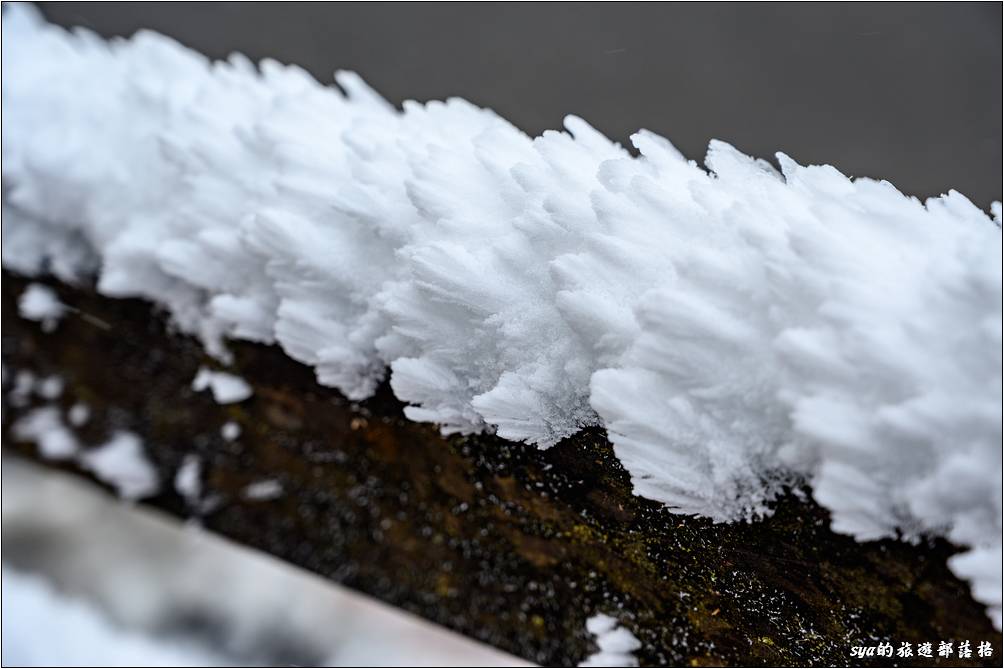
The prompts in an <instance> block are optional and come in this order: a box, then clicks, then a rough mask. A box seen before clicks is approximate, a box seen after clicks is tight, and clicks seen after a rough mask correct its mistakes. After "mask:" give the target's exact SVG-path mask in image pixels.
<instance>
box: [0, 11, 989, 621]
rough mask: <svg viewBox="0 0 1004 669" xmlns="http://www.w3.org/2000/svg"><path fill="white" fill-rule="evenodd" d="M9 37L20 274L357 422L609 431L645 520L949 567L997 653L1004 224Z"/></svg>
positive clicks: (39, 32) (677, 158)
mask: <svg viewBox="0 0 1004 669" xmlns="http://www.w3.org/2000/svg"><path fill="white" fill-rule="evenodd" d="M336 81H337V83H338V84H339V85H340V86H341V90H339V89H338V88H336V87H334V86H322V85H319V84H318V83H317V82H316V81H314V80H313V79H312V78H311V77H310V76H309V75H307V74H306V73H305V72H304V71H302V70H301V69H299V68H296V67H291V66H283V65H280V64H278V63H275V62H271V61H265V62H262V63H261V64H260V66H258V67H256V66H255V65H253V64H252V63H250V62H249V61H248V60H247V59H246V58H243V57H241V56H239V55H235V56H233V57H232V58H231V59H229V60H228V61H227V62H217V63H213V62H210V61H208V60H207V59H206V58H204V57H202V56H200V55H198V54H196V53H194V52H192V51H190V50H187V49H185V48H183V47H181V46H180V45H178V44H176V43H175V42H173V41H171V40H170V39H167V38H165V37H163V36H160V35H156V34H153V33H149V32H141V33H138V34H137V35H136V36H134V37H133V38H131V39H129V40H113V41H110V42H106V41H104V40H102V39H100V38H98V37H97V36H95V35H93V34H91V33H89V32H87V31H75V32H72V33H70V32H66V31H64V30H62V29H60V28H56V27H53V26H50V25H46V24H45V23H44V21H43V20H42V19H41V18H40V17H39V16H38V15H37V14H36V13H35V12H34V10H32V9H31V8H29V7H24V6H21V5H18V6H14V7H11V8H9V10H8V11H7V12H6V13H5V14H4V17H3V133H4V146H3V180H4V184H5V187H6V188H7V189H8V192H7V197H6V200H5V203H4V216H3V237H4V245H3V265H4V267H5V268H7V269H9V270H13V271H17V272H21V273H26V274H35V273H39V272H46V271H48V272H51V273H53V274H55V275H56V276H58V277H60V278H62V279H64V280H66V281H75V280H78V279H80V278H81V277H84V276H88V275H96V276H97V278H98V284H97V285H98V290H99V291H101V292H102V293H104V294H106V295H110V296H138V297H144V298H147V299H149V300H152V301H154V302H156V303H158V304H160V305H162V306H164V307H165V308H167V309H168V310H169V311H170V313H171V314H172V316H173V319H174V321H175V323H176V324H177V325H178V326H179V327H180V328H181V329H182V330H184V331H186V332H189V333H192V334H195V335H197V336H199V337H200V338H201V339H202V341H203V342H204V343H205V345H206V347H207V349H208V350H209V351H210V352H211V353H212V354H213V355H215V356H216V357H217V358H219V359H220V360H221V361H223V362H225V361H226V360H227V358H228V354H227V350H226V344H225V340H226V339H227V338H239V339H248V340H252V341H259V342H266V343H275V344H277V345H279V346H281V347H282V348H283V350H285V351H286V352H287V353H288V354H289V355H290V356H292V357H293V358H295V359H297V360H299V361H301V362H304V363H306V364H309V365H312V366H313V367H314V368H315V369H316V372H317V378H318V381H319V382H320V383H322V384H326V385H330V386H334V387H337V388H338V389H339V390H341V391H342V392H343V393H345V394H346V395H347V396H348V397H350V398H364V397H366V396H368V395H370V394H371V393H372V392H373V391H374V389H375V388H376V386H377V384H378V383H379V382H380V381H381V380H382V379H383V378H384V375H385V374H386V373H387V370H389V372H390V385H391V387H392V388H393V390H394V392H395V393H396V395H397V396H398V397H399V398H401V399H402V400H403V401H405V402H406V403H408V404H409V408H408V409H407V414H408V416H409V417H411V418H413V419H414V420H422V421H430V422H435V423H438V424H440V425H441V426H442V428H443V430H444V431H445V432H456V431H461V432H472V431H478V430H483V429H493V430H496V431H497V432H498V434H499V435H501V436H503V437H506V438H509V439H515V440H522V441H527V442H531V443H535V444H538V445H540V446H541V447H547V446H549V445H551V444H554V443H555V442H556V441H558V440H560V439H562V438H563V437H566V436H569V435H571V434H574V433H575V432H576V431H577V430H579V429H580V428H582V427H584V426H589V425H601V426H603V427H605V429H606V430H607V433H608V435H609V438H610V440H611V442H612V443H613V444H614V447H615V450H616V453H617V456H618V458H620V460H621V461H622V462H623V464H624V466H625V467H626V468H627V469H628V471H629V472H630V473H631V475H632V479H633V482H634V486H635V490H636V492H637V493H638V494H640V495H644V496H646V497H649V498H652V499H655V500H659V501H662V502H664V503H665V504H666V505H668V506H669V507H671V508H673V509H675V510H678V511H680V512H682V513H688V514H701V515H705V516H709V517H711V518H713V519H715V520H718V521H733V520H739V519H743V518H749V517H753V516H757V515H761V514H765V513H769V504H770V501H771V500H772V499H773V498H774V497H775V496H776V495H777V494H778V492H779V491H781V490H782V489H783V488H784V487H785V486H787V485H789V484H792V483H799V482H803V481H804V482H807V483H809V484H811V487H812V491H813V495H814V497H815V499H816V500H817V501H818V502H819V503H821V504H822V505H824V506H825V507H826V508H828V509H829V510H830V512H831V513H832V518H833V527H834V528H835V529H836V530H838V531H841V532H845V533H848V534H852V535H854V536H855V537H857V538H858V539H861V540H868V539H875V538H878V537H885V536H903V537H905V538H907V539H916V538H919V537H922V536H943V537H946V538H948V539H949V540H951V541H953V542H954V543H956V544H958V545H960V546H963V547H966V548H967V549H968V550H967V551H966V552H963V553H961V554H960V555H958V556H956V557H954V558H953V559H952V562H951V566H952V568H953V570H954V571H955V573H957V574H958V575H959V576H961V577H963V578H966V579H969V580H970V582H971V583H972V587H973V593H974V596H975V597H976V598H977V599H978V600H980V601H982V602H984V603H986V604H987V605H988V606H989V610H990V613H991V616H992V617H993V619H994V621H995V624H996V625H997V626H998V628H999V627H1000V624H1001V571H1000V565H1001V530H1002V527H1001V504H1002V499H1001V464H1002V462H1001V450H1000V443H1001V435H1002V432H1001V423H1002V418H1001V363H1002V357H1001V343H1002V326H1001V298H1002V264H1001V254H1002V244H1001V239H1002V236H1001V227H1000V226H1001V208H1000V203H995V204H994V205H993V217H991V216H988V215H987V214H986V213H985V212H983V211H981V210H980V209H979V208H977V207H975V206H974V205H973V204H972V203H970V202H969V200H967V199H966V198H965V197H963V196H962V195H960V194H958V193H956V192H954V191H952V192H949V194H948V195H946V196H943V197H941V198H936V199H932V200H928V201H927V202H926V203H922V202H920V201H918V200H917V199H915V198H911V197H907V196H905V195H903V194H901V193H900V192H899V191H897V190H896V189H895V188H894V187H893V186H892V185H891V184H889V183H887V182H882V181H874V180H870V179H857V180H851V179H848V178H847V177H845V176H844V175H842V174H841V173H839V172H838V171H837V170H836V169H834V168H832V167H829V166H821V167H819V166H813V167H803V166H801V165H798V164H797V163H795V162H794V161H793V160H792V159H790V158H788V157H787V156H785V155H783V154H778V160H779V163H780V166H781V172H780V173H779V172H778V171H776V170H775V169H774V167H772V166H771V165H770V164H769V163H766V162H764V161H762V160H754V159H752V158H750V157H748V156H745V155H743V154H742V153H740V152H739V151H737V150H736V149H734V148H732V147H731V146H729V145H727V144H724V143H721V142H713V143H712V144H711V147H710V149H709V151H708V155H707V157H706V159H705V165H706V168H707V169H705V168H702V167H701V166H699V165H697V164H696V163H694V162H693V161H687V160H686V159H685V158H683V156H681V155H680V154H679V153H678V152H677V151H676V149H674V147H673V146H672V145H671V144H670V143H669V142H668V141H667V140H666V139H664V138H662V137H659V136H656V135H653V134H651V133H648V132H645V131H640V132H638V133H637V134H636V135H634V136H633V137H632V142H633V144H634V146H635V148H636V149H637V150H638V152H639V154H640V155H638V156H632V155H631V154H630V153H629V152H628V151H626V150H625V149H623V148H622V147H620V146H618V145H616V144H614V143H611V142H610V141H609V140H608V139H607V138H605V137H603V136H602V135H600V134H599V133H598V132H596V131H595V130H593V129H592V128H591V127H590V126H589V125H587V124H586V123H585V122H584V121H582V120H581V119H578V118H576V117H568V118H567V119H566V121H565V128H566V130H567V132H547V133H544V134H543V135H542V136H540V137H537V138H531V137H528V136H527V135H525V134H523V133H522V132H520V131H519V130H518V129H516V128H515V127H513V126H512V125H510V124H509V123H507V122H506V121H505V120H503V119H501V118H499V117H498V116H496V115H495V114H494V113H492V112H491V111H489V110H484V109H479V108H477V107H475V106H473V105H471V104H470V103H468V102H465V101H463V100H459V99H451V100H449V101H447V102H445V103H440V102H431V103H428V104H419V103H414V102H409V103H406V104H405V105H404V110H403V112H401V111H399V110H397V109H395V108H393V107H392V106H391V105H389V104H388V103H387V102H386V101H384V100H383V99H382V98H381V97H380V96H379V95H377V94H376V93H374V92H373V91H372V90H371V89H369V88H368V87H367V86H366V85H365V84H364V83H363V82H362V81H361V80H360V79H359V77H357V76H356V75H354V74H351V73H347V72H341V73H339V74H337V75H336Z"/></svg>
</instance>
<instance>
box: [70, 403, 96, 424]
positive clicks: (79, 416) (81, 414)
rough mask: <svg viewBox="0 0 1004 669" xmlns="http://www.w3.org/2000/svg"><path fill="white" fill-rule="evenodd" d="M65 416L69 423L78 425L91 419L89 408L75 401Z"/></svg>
mask: <svg viewBox="0 0 1004 669" xmlns="http://www.w3.org/2000/svg"><path fill="white" fill-rule="evenodd" d="M66 417H67V419H68V420H69V421H70V425H73V426H74V427H80V426H82V425H85V424H86V423H87V421H89V420H90V419H91V409H90V407H88V406H87V405H86V404H84V403H83V402H77V403H75V404H74V405H73V406H71V407H70V411H69V412H68V413H67V414H66Z"/></svg>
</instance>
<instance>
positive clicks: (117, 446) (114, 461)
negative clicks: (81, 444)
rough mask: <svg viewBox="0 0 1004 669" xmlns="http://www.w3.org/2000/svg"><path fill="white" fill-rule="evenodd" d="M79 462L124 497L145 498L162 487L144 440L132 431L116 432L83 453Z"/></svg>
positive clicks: (130, 498) (129, 498) (128, 498)
mask: <svg viewBox="0 0 1004 669" xmlns="http://www.w3.org/2000/svg"><path fill="white" fill-rule="evenodd" d="M79 462H80V464H81V466H83V467H84V468H85V469H88V470H90V471H91V472H93V473H94V476H96V477H97V478H98V480H100V481H104V482H105V483H107V484H108V485H110V486H112V487H113V488H115V490H116V492H118V495H119V497H121V498H122V499H126V500H137V499H143V498H144V497H150V496H152V495H156V494H157V491H158V490H159V489H160V481H159V480H158V478H157V470H156V469H155V468H154V466H153V465H152V464H151V463H150V461H149V460H147V458H146V453H145V452H144V451H143V442H142V440H140V438H139V437H138V436H136V435H135V434H133V433H132V432H125V431H122V432H116V433H115V434H114V435H112V438H111V439H109V440H108V441H107V442H105V443H104V444H102V445H101V446H99V447H98V448H96V449H93V450H90V451H87V452H85V453H84V454H82V455H81V456H80V458H79Z"/></svg>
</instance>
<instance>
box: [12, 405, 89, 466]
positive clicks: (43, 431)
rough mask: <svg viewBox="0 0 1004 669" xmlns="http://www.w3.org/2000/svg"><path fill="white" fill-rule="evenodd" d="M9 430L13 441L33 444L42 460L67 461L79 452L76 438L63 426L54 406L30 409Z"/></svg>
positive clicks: (57, 410)
mask: <svg viewBox="0 0 1004 669" xmlns="http://www.w3.org/2000/svg"><path fill="white" fill-rule="evenodd" d="M11 429H12V430H13V434H14V438H15V439H18V440H22V441H33V442H35V444H36V445H37V446H38V452H39V454H40V455H41V456H42V457H43V458H48V459H50V460H68V459H70V458H73V457H74V456H76V455H77V453H78V452H79V451H80V443H79V442H78V441H77V438H76V436H75V435H74V434H73V432H72V431H71V430H70V429H69V428H67V427H66V425H64V424H63V419H62V417H61V416H60V413H59V409H58V408H57V407H54V406H44V407H38V408H35V409H31V410H30V411H28V413H26V414H25V415H24V416H22V417H21V418H19V419H18V420H17V422H15V423H14V425H13V426H12V428H11Z"/></svg>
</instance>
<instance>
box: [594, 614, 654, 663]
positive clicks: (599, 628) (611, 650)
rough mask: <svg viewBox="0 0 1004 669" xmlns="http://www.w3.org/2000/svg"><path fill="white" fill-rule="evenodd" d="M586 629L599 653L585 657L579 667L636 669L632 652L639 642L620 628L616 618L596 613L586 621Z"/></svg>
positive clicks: (635, 660)
mask: <svg viewBox="0 0 1004 669" xmlns="http://www.w3.org/2000/svg"><path fill="white" fill-rule="evenodd" d="M586 629H587V630H589V633H590V634H592V635H593V636H595V637H596V645H597V646H599V647H600V649H599V651H598V652H596V653H594V654H592V655H590V656H589V657H587V658H586V659H585V660H584V661H583V662H582V663H581V664H579V666H580V667H637V666H638V660H637V659H636V658H635V656H634V651H636V650H638V649H639V648H641V642H639V641H638V639H637V638H636V637H635V635H634V634H631V632H630V631H628V630H627V629H625V628H623V627H621V626H620V623H619V622H617V619H616V618H612V617H611V616H608V615H606V614H604V613H598V614H596V615H595V616H593V617H592V618H590V619H589V620H587V621H586Z"/></svg>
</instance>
